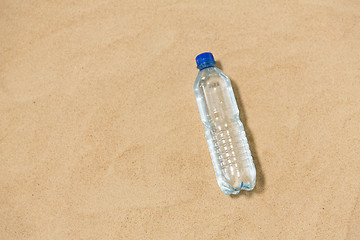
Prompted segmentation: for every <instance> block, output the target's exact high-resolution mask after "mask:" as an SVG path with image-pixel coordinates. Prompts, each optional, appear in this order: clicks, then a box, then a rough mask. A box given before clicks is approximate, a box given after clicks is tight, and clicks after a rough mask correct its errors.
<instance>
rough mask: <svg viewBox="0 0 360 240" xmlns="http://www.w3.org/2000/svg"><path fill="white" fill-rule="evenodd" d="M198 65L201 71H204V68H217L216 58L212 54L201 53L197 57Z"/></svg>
mask: <svg viewBox="0 0 360 240" xmlns="http://www.w3.org/2000/svg"><path fill="white" fill-rule="evenodd" d="M196 64H197V68H198V69H199V70H203V69H204V68H208V67H214V66H215V60H214V56H213V55H212V53H211V52H204V53H201V54H199V55H198V56H197V57H196Z"/></svg>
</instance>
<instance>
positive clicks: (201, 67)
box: [197, 61, 215, 71]
mask: <svg viewBox="0 0 360 240" xmlns="http://www.w3.org/2000/svg"><path fill="white" fill-rule="evenodd" d="M210 67H215V62H214V61H211V62H203V63H201V64H199V65H198V66H197V68H198V69H199V70H200V71H201V70H203V69H205V68H210Z"/></svg>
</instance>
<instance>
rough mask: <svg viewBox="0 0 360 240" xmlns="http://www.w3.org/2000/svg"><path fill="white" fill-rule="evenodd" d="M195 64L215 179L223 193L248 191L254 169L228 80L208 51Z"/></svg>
mask: <svg viewBox="0 0 360 240" xmlns="http://www.w3.org/2000/svg"><path fill="white" fill-rule="evenodd" d="M196 63H197V68H198V69H199V70H200V72H199V74H198V76H197V78H196V80H195V84H194V92H195V95H196V101H197V104H198V107H199V111H200V115H201V120H202V122H203V123H204V125H205V136H206V139H207V143H208V146H209V151H210V154H211V158H212V162H213V165H214V168H215V173H216V178H217V182H218V184H219V186H220V188H221V190H222V191H223V192H224V193H225V194H226V195H229V194H238V193H239V192H240V191H241V190H247V191H250V190H252V189H253V188H254V187H255V181H256V169H255V166H254V162H253V158H252V156H251V152H250V148H249V144H248V141H247V139H246V135H245V131H244V126H243V124H242V122H241V121H240V118H239V109H238V106H237V104H236V100H235V96H234V91H233V89H232V86H231V81H230V79H229V78H228V77H227V76H226V75H225V74H224V73H223V72H222V71H221V70H220V69H218V68H216V67H215V60H214V57H213V55H212V54H211V53H209V52H205V53H202V54H200V55H198V56H197V57H196Z"/></svg>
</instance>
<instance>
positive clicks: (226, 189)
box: [220, 183, 255, 195]
mask: <svg viewBox="0 0 360 240" xmlns="http://www.w3.org/2000/svg"><path fill="white" fill-rule="evenodd" d="M254 187H255V184H244V183H241V186H240V187H239V188H233V187H228V186H220V188H221V190H222V191H223V192H224V193H225V194H226V195H237V194H239V193H240V192H241V191H242V190H243V191H251V190H253V189H254Z"/></svg>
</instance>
